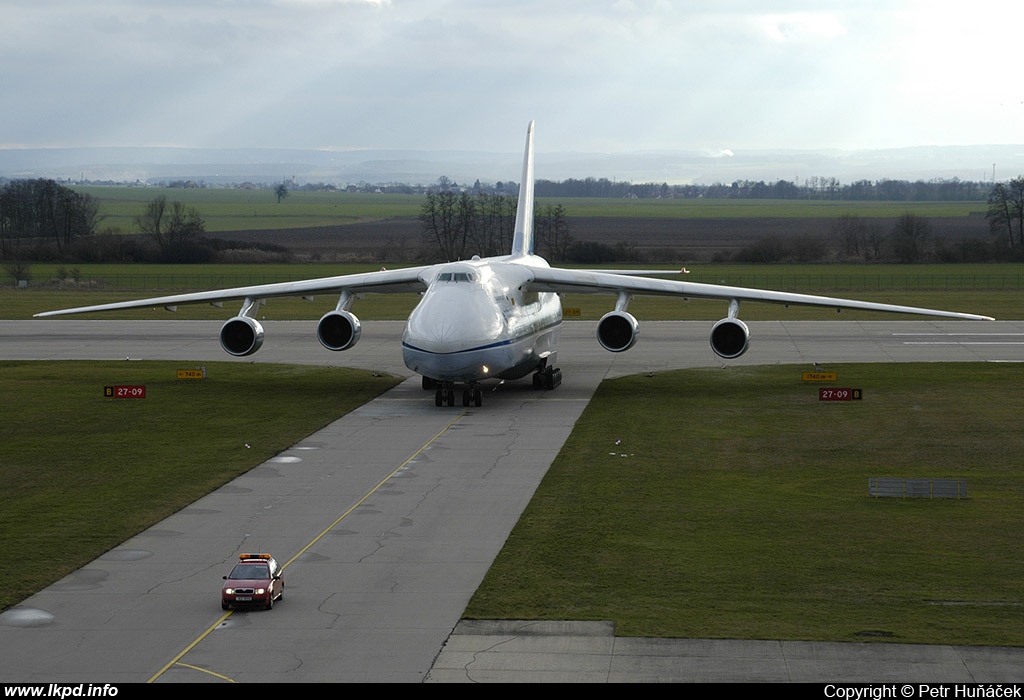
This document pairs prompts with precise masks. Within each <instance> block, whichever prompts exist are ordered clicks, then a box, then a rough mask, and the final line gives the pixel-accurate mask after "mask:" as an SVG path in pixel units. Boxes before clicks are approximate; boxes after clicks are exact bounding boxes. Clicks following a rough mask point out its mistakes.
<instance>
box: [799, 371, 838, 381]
mask: <svg viewBox="0 0 1024 700" xmlns="http://www.w3.org/2000/svg"><path fill="white" fill-rule="evenodd" d="M801 376H802V377H803V380H804V381H805V382H834V381H836V380H837V379H839V373H838V372H804V373H803V374H802V375H801Z"/></svg>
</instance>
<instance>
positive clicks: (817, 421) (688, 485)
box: [466, 364, 1024, 646]
mask: <svg viewBox="0 0 1024 700" xmlns="http://www.w3.org/2000/svg"><path fill="white" fill-rule="evenodd" d="M831 369H836V370H838V372H839V376H840V383H841V384H842V385H843V386H854V387H858V388H862V390H863V392H864V399H863V400H862V401H860V402H845V403H822V402H819V401H818V399H817V386H813V385H810V386H809V385H805V384H803V383H802V382H801V380H800V372H799V369H798V368H793V367H751V368H731V369H729V370H728V371H725V372H723V371H722V370H719V369H716V370H687V371H680V372H673V373H668V374H663V375H659V376H658V377H657V378H654V379H652V378H649V377H643V376H638V377H627V378H623V379H617V380H614V381H606V382H604V383H603V384H602V385H601V387H600V389H599V391H598V393H597V396H596V397H595V399H594V400H593V401H592V402H591V403H590V405H589V407H588V408H587V409H586V411H585V412H584V414H583V416H582V418H581V420H580V421H579V422H578V423H577V425H576V428H575V430H574V431H573V433H572V435H571V436H570V438H569V440H568V441H567V442H566V444H565V446H564V448H563V450H562V452H561V454H560V455H559V457H558V458H557V459H556V461H555V463H554V465H553V466H552V468H551V470H550V471H549V472H548V474H547V476H546V477H545V479H544V481H543V483H542V484H541V486H540V488H539V489H538V491H537V493H536V494H535V496H534V498H533V500H532V502H531V503H530V505H529V506H528V508H527V510H526V512H525V513H524V515H523V517H522V518H521V520H520V522H519V524H518V525H517V526H516V528H515V530H514V531H513V532H512V534H511V536H510V537H509V539H508V541H507V543H506V545H505V548H504V549H503V550H502V552H501V554H500V555H499V556H498V558H497V560H496V561H495V563H494V565H493V566H492V567H491V569H490V571H489V573H488V574H487V577H486V579H485V581H484V582H483V584H482V585H481V587H480V588H479V590H478V591H477V593H476V595H475V596H474V598H473V600H472V602H471V603H470V605H469V608H468V610H467V612H466V616H467V617H470V618H501V619H528V620H532V619H543V620H564V619H569V620H613V621H614V622H615V623H616V631H617V634H619V635H622V636H640V637H643V636H653V637H695V638H704V637H711V638H737V639H811V640H834V641H866V640H876V641H877V640H886V641H898V642H915V643H943V644H978V645H988V644H999V645H1015V646H1020V645H1022V644H1024V576H1022V575H1021V574H1022V568H1021V554H1020V543H1021V542H1022V541H1024V519H1021V517H1020V512H1021V509H1022V507H1024V476H1022V474H1021V470H1020V457H1021V455H1024V431H1021V430H1020V417H1021V415H1022V414H1024V392H1022V391H1021V388H1022V386H1024V365H984V364H970V365H941V364H938V365H849V366H839V367H836V368H831ZM879 476H885V477H914V478H918V477H923V478H965V479H966V480H967V485H968V494H969V498H968V499H967V500H964V501H955V500H894V499H872V498H869V497H868V496H867V487H868V479H869V478H870V477H879Z"/></svg>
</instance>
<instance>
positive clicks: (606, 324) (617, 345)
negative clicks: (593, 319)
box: [597, 311, 640, 352]
mask: <svg viewBox="0 0 1024 700" xmlns="http://www.w3.org/2000/svg"><path fill="white" fill-rule="evenodd" d="M638 337H640V323H639V322H638V321H637V320H636V319H635V318H634V317H633V315H632V314H629V313H626V312H625V311H609V312H608V313H606V314H605V315H604V316H602V317H601V320H600V321H598V322H597V342H599V343H601V347H603V348H604V349H605V350H610V351H611V352H624V351H626V350H629V349H630V348H631V347H633V346H634V345H636V340H637V338H638Z"/></svg>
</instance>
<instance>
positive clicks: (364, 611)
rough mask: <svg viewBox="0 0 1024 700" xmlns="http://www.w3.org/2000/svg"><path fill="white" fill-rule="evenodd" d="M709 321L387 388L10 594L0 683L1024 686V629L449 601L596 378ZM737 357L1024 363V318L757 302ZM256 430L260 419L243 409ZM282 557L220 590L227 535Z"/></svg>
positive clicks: (169, 335)
mask: <svg viewBox="0 0 1024 700" xmlns="http://www.w3.org/2000/svg"><path fill="white" fill-rule="evenodd" d="M710 325H711V324H709V323H696V322H678V323H669V322H661V323H645V324H643V326H642V331H641V332H642V336H641V340H640V343H639V344H638V345H637V346H636V347H635V348H633V349H632V350H630V351H629V352H627V353H621V354H612V353H607V352H605V351H604V350H601V349H600V348H599V346H598V345H597V343H596V341H595V340H594V339H593V324H591V323H584V322H579V323H568V324H566V330H565V333H564V334H563V342H562V343H561V355H560V357H559V365H560V366H561V367H562V368H563V373H564V380H563V384H562V386H561V387H559V388H558V389H557V390H555V391H552V392H537V391H533V390H532V389H528V388H526V387H527V385H528V384H529V382H521V383H509V384H505V385H502V386H500V387H498V388H497V389H496V390H494V391H490V392H487V393H486V395H485V397H484V405H483V406H482V407H481V408H470V409H463V408H461V407H458V408H454V409H449V408H441V409H438V408H435V407H434V406H433V400H432V395H430V394H428V393H425V392H423V391H422V390H421V389H420V388H419V381H418V379H417V378H410V379H409V380H408V381H406V382H404V383H403V384H402V385H400V386H399V387H398V388H396V389H395V390H393V391H391V392H388V393H387V394H385V395H384V396H382V397H380V398H379V399H377V400H375V401H373V402H371V403H369V404H367V405H366V406H364V407H362V408H361V409H359V410H357V411H355V412H353V413H352V414H350V415H349V416H346V417H344V418H342V419H341V420H339V421H337V422H335V423H333V424H331V425H330V426H328V427H327V428H325V429H324V430H322V431H320V432H318V433H316V434H314V435H311V436H310V437H309V438H307V439H306V440H304V441H302V442H301V443H299V444H298V445H295V446H293V447H292V448H290V449H289V450H287V451H286V452H284V453H282V454H281V455H278V456H277V457H275V458H273V459H271V460H270V461H268V462H267V463H265V464H263V465H260V466H258V467H256V468H255V469H253V470H252V471H250V472H249V473H247V474H246V475H244V476H242V477H240V478H239V479H236V480H235V481H233V482H231V483H230V484H228V485H226V486H225V487H223V488H222V489H220V490H218V491H216V492H214V493H212V494H210V495H209V496H207V497H205V498H203V499H201V500H199V501H197V502H196V503H194V504H193V505H191V506H189V507H187V508H185V509H183V510H182V511H180V512H179V513H176V514H175V515H173V516H171V517H170V518H168V519H167V520H165V521H163V522H161V523H159V524H157V525H156V526H154V527H153V528H151V529H150V530H147V531H146V532H144V533H141V534H140V535H139V536H137V537H135V538H132V539H131V540H129V541H128V542H125V543H124V544H123V545H121V546H120V547H118V548H115V549H114V550H111V551H110V552H108V553H106V554H105V555H103V556H102V557H100V558H99V559H97V560H95V561H94V562H92V563H90V564H89V565H87V566H86V567H84V568H83V569H81V570H79V571H78V572H75V573H74V574H72V575H70V576H68V577H66V578H65V579H63V580H61V581H59V582H57V583H55V584H54V585H53V586H50V587H49V588H47V589H45V590H44V591H41V592H40V593H38V594H37V595H35V596H32V597H31V598H29V599H28V600H26V601H24V602H23V603H21V604H20V605H18V606H16V607H15V608H12V609H11V610H8V611H6V612H5V613H3V614H0V627H2V628H3V632H2V633H0V659H2V660H3V662H2V664H0V681H3V682H112V683H117V682H143V681H153V682H160V683H168V682H172V683H173V682H228V681H237V682H248V683H252V682H260V681H272V682H345V681H372V682H423V681H428V682H488V681H506V682H507V681H590V682H616V681H684V680H689V681H702V680H716V681H810V682H824V681H831V682H880V681H885V680H898V681H900V682H944V681H946V682H959V681H963V682H1019V681H1020V680H1022V676H1024V671H1022V670H1021V669H1024V649H1018V648H998V649H986V648H981V649H979V648H969V647H968V648H965V647H944V646H935V647H929V646H915V647H910V646H906V645H893V644H823V643H811V642H777V641H770V640H766V641H761V642H758V641H755V642H751V641H744V642H730V641H722V640H717V641H715V640H642V639H639V640H636V639H634V640H631V639H623V638H618V637H615V636H614V630H613V629H612V628H611V625H610V623H587V624H581V623H576V622H572V621H567V622H565V623H544V624H539V623H536V622H524V623H507V622H504V623H491V624H488V623H468V622H461V623H460V621H459V619H460V617H461V613H462V611H463V610H464V608H465V605H466V603H467V602H468V600H469V598H470V596H471V595H472V593H473V591H474V590H475V589H476V587H477V585H478V584H479V582H480V580H481V579H482V577H483V575H484V573H485V572H486V571H487V568H488V567H489V565H490V562H491V561H492V560H493V558H494V556H495V555H496V554H497V552H498V550H499V549H500V547H501V545H502V543H503V542H504V540H505V538H506V537H507V535H508V533H509V531H510V530H511V528H512V526H513V525H514V524H515V522H516V520H517V519H518V517H519V514H520V513H521V512H522V509H523V508H524V507H525V505H526V504H527V503H528V502H529V499H530V498H531V496H532V494H533V492H534V490H535V489H536V486H537V484H538V483H539V481H540V479H541V477H542V476H543V474H544V473H545V471H546V470H547V468H548V466H549V465H550V463H551V461H552V459H553V458H554V456H555V455H556V454H557V453H558V451H559V449H560V448H561V445H562V443H563V441H564V440H565V438H566V437H567V436H568V434H569V432H570V431H571V430H572V426H573V424H574V423H575V421H576V419H577V417H578V416H579V414H580V413H581V412H582V410H583V408H584V407H585V406H586V404H587V402H588V401H589V400H590V397H591V395H592V393H593V391H594V389H595V388H596V387H597V385H598V384H599V382H600V381H601V380H602V379H604V378H606V377H610V376H618V375H621V374H632V373H636V372H647V373H654V374H655V376H656V373H657V372H659V371H664V370H669V369H676V368H681V367H694V366H718V365H721V364H723V363H722V362H721V361H720V360H718V359H717V358H716V357H715V356H714V355H713V354H712V353H711V351H710V350H709V349H708V348H707V333H708V331H709V330H710ZM750 325H751V329H752V332H753V334H754V343H753V345H752V349H751V350H750V352H749V353H748V354H747V355H745V356H744V357H743V358H741V359H740V360H739V361H736V362H734V363H733V364H774V363H787V364H788V363H793V364H797V365H803V366H804V367H806V369H812V368H813V363H818V364H820V365H824V366H825V367H826V368H827V366H828V364H830V363H835V364H838V363H842V362H909V361H950V362H955V361H971V362H973V361H997V362H998V361H1007V362H1010V361H1021V360H1022V359H1024V323H1022V322H1001V323H975V322H957V321H952V322H945V321H921V322H917V321H915V322H906V321H899V322H818V323H815V322H765V323H753V324H750ZM266 326H267V340H266V343H265V345H264V347H263V349H262V350H261V351H260V353H259V354H258V355H256V356H253V358H246V359H242V360H235V361H238V362H251V361H259V362H300V363H313V364H324V365H335V366H340V365H344V366H354V367H363V368H366V369H368V370H374V371H384V372H392V373H395V374H400V375H402V376H409V372H408V370H406V369H405V368H404V366H402V364H401V355H400V348H399V343H398V337H399V335H400V332H401V324H400V323H394V322H378V323H373V322H367V323H365V324H364V329H363V335H362V339H361V341H360V343H359V344H358V345H357V346H356V348H354V349H353V350H351V351H348V352H346V353H340V354H335V353H330V352H328V351H326V350H323V349H322V348H320V346H319V345H318V344H317V343H316V341H315V340H314V338H315V335H314V324H313V323H307V322H285V323H269V322H268V323H267V324H266ZM218 327H219V323H207V322H195V323H193V322H176V323H163V322H149V321H146V322H113V321H88V320H86V321H83V320H79V319H74V320H58V321H5V322H0V348H2V357H3V359H49V360H59V359H126V360H132V359H167V360H181V361H183V362H190V363H193V362H203V361H215V360H218V361H219V360H225V359H227V360H230V359H231V358H229V357H228V356H227V355H225V354H224V353H223V352H222V351H221V350H220V348H219V346H218V344H217V341H216V334H217V328H218ZM254 424H256V428H257V430H256V433H255V434H254V438H253V439H258V416H254ZM252 549H258V550H260V551H270V552H272V553H273V554H274V556H275V557H276V558H277V559H278V560H279V561H280V562H282V563H286V568H285V582H286V594H285V599H284V601H282V602H281V603H280V604H279V605H277V606H275V608H274V610H271V611H261V612H233V613H231V614H227V615H225V614H224V613H222V611H221V610H220V605H219V588H220V584H221V576H222V575H223V574H224V573H226V572H227V570H228V569H229V568H230V565H231V563H232V560H233V559H235V558H236V557H237V554H238V552H240V551H247V550H252Z"/></svg>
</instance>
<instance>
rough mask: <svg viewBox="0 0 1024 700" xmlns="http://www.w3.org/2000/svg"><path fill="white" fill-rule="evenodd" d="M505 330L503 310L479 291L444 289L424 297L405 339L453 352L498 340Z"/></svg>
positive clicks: (432, 349)
mask: <svg viewBox="0 0 1024 700" xmlns="http://www.w3.org/2000/svg"><path fill="white" fill-rule="evenodd" d="M503 329H504V320H503V317H502V314H501V312H500V310H499V309H498V307H497V304H495V303H494V302H493V301H492V300H491V299H490V298H488V297H487V296H486V295H484V294H482V293H479V291H478V290H469V289H466V290H463V289H456V288H451V289H443V290H439V291H437V292H436V293H433V294H429V295H427V296H425V297H424V298H423V300H422V301H421V302H420V303H419V305H418V306H417V307H416V308H415V309H414V310H413V312H412V314H411V315H410V316H409V321H408V322H407V323H406V327H405V342H406V343H407V344H408V345H413V346H415V347H417V348H418V349H420V350H424V351H427V352H432V353H453V352H464V351H466V350H470V349H474V348H478V347H480V346H483V345H488V344H491V343H494V342H496V341H497V340H498V339H499V338H500V336H501V334H502V331H503Z"/></svg>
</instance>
